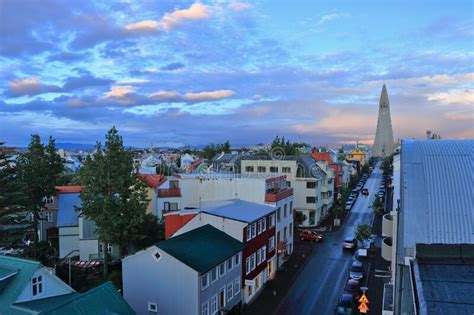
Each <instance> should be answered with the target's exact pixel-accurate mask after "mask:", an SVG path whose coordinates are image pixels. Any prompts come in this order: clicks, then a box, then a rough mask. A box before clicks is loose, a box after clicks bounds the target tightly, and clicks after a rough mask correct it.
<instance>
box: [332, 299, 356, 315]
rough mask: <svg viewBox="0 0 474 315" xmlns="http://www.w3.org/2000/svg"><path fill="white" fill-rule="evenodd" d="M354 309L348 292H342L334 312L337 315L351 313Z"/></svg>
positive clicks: (353, 302) (353, 303) (349, 314)
mask: <svg viewBox="0 0 474 315" xmlns="http://www.w3.org/2000/svg"><path fill="white" fill-rule="evenodd" d="M355 309H356V304H355V301H354V298H353V296H352V295H350V294H343V295H342V296H341V297H340V298H339V302H338V303H337V306H336V309H335V312H336V314H339V315H352V314H354V311H355Z"/></svg>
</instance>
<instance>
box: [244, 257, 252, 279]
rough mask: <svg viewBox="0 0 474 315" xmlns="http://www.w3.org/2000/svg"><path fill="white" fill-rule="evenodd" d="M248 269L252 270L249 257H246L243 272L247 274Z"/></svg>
mask: <svg viewBox="0 0 474 315" xmlns="http://www.w3.org/2000/svg"><path fill="white" fill-rule="evenodd" d="M250 271H252V269H251V266H250V257H247V259H246V260H245V274H247V275H248V274H249V273H250Z"/></svg>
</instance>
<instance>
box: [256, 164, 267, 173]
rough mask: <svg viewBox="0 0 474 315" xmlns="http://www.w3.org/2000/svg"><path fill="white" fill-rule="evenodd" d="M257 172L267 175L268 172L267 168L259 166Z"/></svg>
mask: <svg viewBox="0 0 474 315" xmlns="http://www.w3.org/2000/svg"><path fill="white" fill-rule="evenodd" d="M257 172H259V173H266V172H267V168H266V167H265V166H259V167H257Z"/></svg>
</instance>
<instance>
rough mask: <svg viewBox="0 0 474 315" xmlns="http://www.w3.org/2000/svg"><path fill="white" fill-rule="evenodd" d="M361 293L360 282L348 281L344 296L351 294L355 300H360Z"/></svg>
mask: <svg viewBox="0 0 474 315" xmlns="http://www.w3.org/2000/svg"><path fill="white" fill-rule="evenodd" d="M360 293H361V291H360V281H359V280H355V279H349V280H347V283H346V286H345V287H344V294H350V295H352V296H353V297H354V298H358V297H359V296H360Z"/></svg>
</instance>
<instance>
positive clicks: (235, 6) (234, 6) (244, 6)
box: [227, 1, 253, 12]
mask: <svg viewBox="0 0 474 315" xmlns="http://www.w3.org/2000/svg"><path fill="white" fill-rule="evenodd" d="M227 7H228V8H229V9H231V10H234V11H237V12H240V11H245V10H248V9H251V8H253V4H251V3H248V2H240V1H232V2H231V3H229V5H228V6H227Z"/></svg>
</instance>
